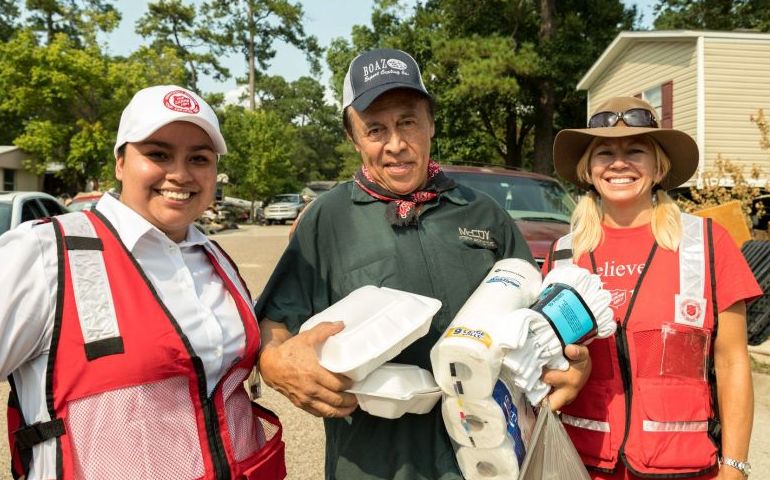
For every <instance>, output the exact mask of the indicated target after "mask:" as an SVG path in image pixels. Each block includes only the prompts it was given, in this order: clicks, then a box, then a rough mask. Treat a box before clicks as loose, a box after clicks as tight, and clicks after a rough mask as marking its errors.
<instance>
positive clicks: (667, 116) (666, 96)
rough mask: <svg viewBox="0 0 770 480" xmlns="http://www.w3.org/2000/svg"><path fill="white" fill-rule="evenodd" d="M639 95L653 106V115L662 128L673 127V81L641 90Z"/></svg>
mask: <svg viewBox="0 0 770 480" xmlns="http://www.w3.org/2000/svg"><path fill="white" fill-rule="evenodd" d="M637 96H639V95H637ZM641 97H642V99H644V100H646V101H647V102H648V103H649V104H650V105H652V106H653V107H654V108H655V115H657V117H658V123H659V124H660V126H661V127H662V128H673V127H674V115H673V103H674V82H671V81H668V82H666V83H662V84H660V85H658V86H656V87H652V88H650V89H647V90H645V91H644V92H642V94H641Z"/></svg>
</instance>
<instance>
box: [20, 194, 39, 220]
mask: <svg viewBox="0 0 770 480" xmlns="http://www.w3.org/2000/svg"><path fill="white" fill-rule="evenodd" d="M43 217H45V212H44V211H43V209H42V207H40V205H39V204H38V203H37V200H35V199H34V198H33V199H30V200H27V201H26V202H24V204H23V205H22V206H21V221H22V223H23V222H28V221H30V220H35V219H36V218H43Z"/></svg>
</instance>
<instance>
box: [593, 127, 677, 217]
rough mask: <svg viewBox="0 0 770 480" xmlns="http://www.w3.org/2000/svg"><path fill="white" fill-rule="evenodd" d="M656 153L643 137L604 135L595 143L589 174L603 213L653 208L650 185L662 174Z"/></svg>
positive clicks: (656, 181) (651, 186)
mask: <svg viewBox="0 0 770 480" xmlns="http://www.w3.org/2000/svg"><path fill="white" fill-rule="evenodd" d="M656 156H657V155H656V151H655V146H654V145H653V144H652V142H651V141H649V140H647V139H645V138H643V137H621V138H606V139H603V140H601V141H600V142H599V143H597V144H596V145H595V147H594V148H593V150H592V151H591V154H590V157H589V164H588V173H589V178H590V183H591V184H592V185H593V186H594V188H596V191H597V192H598V193H599V196H600V197H601V198H602V205H603V208H604V210H605V213H607V212H612V211H613V210H618V209H623V210H625V211H627V212H641V211H643V210H645V209H652V188H653V186H655V185H656V184H657V183H660V180H661V178H662V176H663V175H662V174H661V172H660V169H659V168H658V161H657V160H656Z"/></svg>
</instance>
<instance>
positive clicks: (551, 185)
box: [447, 172, 575, 223]
mask: <svg viewBox="0 0 770 480" xmlns="http://www.w3.org/2000/svg"><path fill="white" fill-rule="evenodd" d="M447 175H448V176H450V177H452V178H453V179H455V180H456V181H458V182H459V183H462V184H463V185H466V186H468V187H471V188H475V189H476V190H481V191H482V192H484V193H486V194H488V195H489V196H491V197H492V198H494V199H495V201H497V203H499V204H500V206H502V207H503V208H504V209H506V210H507V211H508V213H509V214H510V215H511V216H512V217H513V218H516V219H519V220H531V221H557V222H564V223H569V219H570V215H571V214H572V210H574V209H575V201H574V200H573V199H572V197H570V195H569V194H568V193H567V191H566V190H564V188H562V186H561V185H559V184H558V183H557V182H554V181H550V180H541V179H537V178H528V177H513V176H510V175H496V174H493V173H484V174H477V173H469V172H447Z"/></svg>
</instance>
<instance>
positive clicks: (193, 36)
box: [136, 0, 230, 91]
mask: <svg viewBox="0 0 770 480" xmlns="http://www.w3.org/2000/svg"><path fill="white" fill-rule="evenodd" d="M202 29H203V30H202ZM136 33H138V34H139V35H141V36H142V37H143V38H150V39H152V45H151V46H152V47H153V48H154V49H156V50H163V49H164V48H167V47H173V48H174V49H175V50H176V54H177V56H178V57H179V58H180V59H182V60H183V61H184V63H185V68H186V72H187V78H186V82H185V85H188V86H189V87H190V88H192V89H193V90H195V91H197V90H198V80H199V77H200V75H201V74H204V75H212V76H213V77H214V79H216V80H219V81H223V80H226V79H227V78H229V77H230V72H229V70H228V69H227V68H225V67H224V66H223V65H222V64H221V63H220V61H219V59H220V58H221V56H222V54H223V48H222V47H221V46H220V45H217V44H211V43H207V42H205V39H204V38H203V37H206V33H205V28H204V27H200V26H198V25H197V23H196V10H195V6H194V5H186V4H184V3H182V0H157V1H155V2H151V3H150V4H148V5H147V13H145V14H144V15H143V16H142V18H140V19H139V20H138V21H137V22H136ZM203 49H205V50H206V51H202V50H203Z"/></svg>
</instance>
